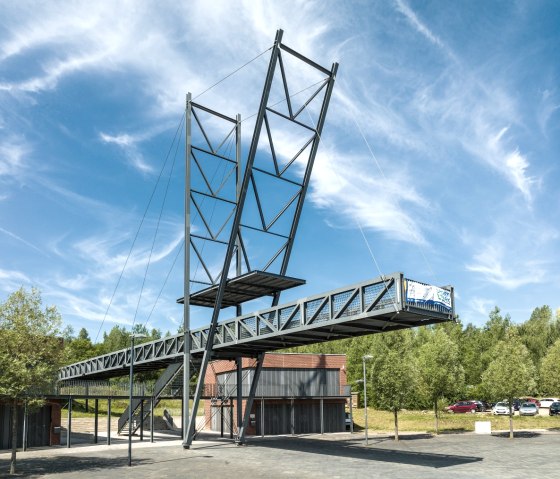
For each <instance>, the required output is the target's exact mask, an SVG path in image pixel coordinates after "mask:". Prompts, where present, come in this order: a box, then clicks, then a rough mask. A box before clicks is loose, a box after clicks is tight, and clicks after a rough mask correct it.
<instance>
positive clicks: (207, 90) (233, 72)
mask: <svg viewBox="0 0 560 479" xmlns="http://www.w3.org/2000/svg"><path fill="white" fill-rule="evenodd" d="M273 48H274V45H271V46H270V47H268V48H267V49H266V50H265V51H263V52H262V53H259V54H258V55H257V56H256V57H254V58H253V59H251V60H249V61H248V62H246V63H244V64H243V65H241V66H240V67H239V68H237V69H235V70H234V71H232V72H231V73H229V74H228V75H226V76H225V77H224V78H222V79H221V80H220V81H217V82H216V83H214V84H213V85H212V86H210V87H208V88H207V89H206V90H204V91H203V92H202V93H199V94H198V95H196V96H195V97H194V98H193V100H196V99H197V98H199V97H201V96H202V95H204V94H205V93H207V92H209V91H210V90H211V89H212V88H214V87H215V86H217V85H219V84H220V83H222V82H223V81H225V80H227V79H228V78H229V77H230V76H232V75H235V74H236V73H237V72H238V71H240V70H242V69H243V68H245V67H246V66H247V65H249V64H251V63H253V62H254V61H255V60H256V59H257V58H259V57H262V56H263V55H264V54H265V53H266V52H268V51H270V50H272V49H273Z"/></svg>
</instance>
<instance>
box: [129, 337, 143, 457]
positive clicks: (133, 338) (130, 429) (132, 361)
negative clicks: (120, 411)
mask: <svg viewBox="0 0 560 479" xmlns="http://www.w3.org/2000/svg"><path fill="white" fill-rule="evenodd" d="M146 337H147V336H146V335H145V334H141V333H132V334H131V335H130V378H129V380H130V384H129V386H130V395H129V397H128V465H129V466H132V388H133V386H134V379H133V378H134V340H135V339H136V338H138V339H140V338H146ZM141 419H142V420H143V419H144V418H141Z"/></svg>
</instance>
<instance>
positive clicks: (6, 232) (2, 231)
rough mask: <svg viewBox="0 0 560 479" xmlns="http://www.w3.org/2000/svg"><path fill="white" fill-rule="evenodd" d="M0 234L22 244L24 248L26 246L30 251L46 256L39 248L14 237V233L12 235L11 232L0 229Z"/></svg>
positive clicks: (16, 236)
mask: <svg viewBox="0 0 560 479" xmlns="http://www.w3.org/2000/svg"><path fill="white" fill-rule="evenodd" d="M0 233H4V234H5V235H7V236H9V237H10V238H13V239H15V240H16V241H18V242H19V243H22V244H24V245H25V246H27V247H29V248H31V249H34V250H35V251H38V252H39V253H41V254H44V255H45V256H48V255H47V254H46V253H45V252H44V251H43V250H41V249H40V248H37V246H35V245H34V244H32V243H30V242H29V241H26V240H24V239H23V238H21V237H20V236H18V235H16V234H15V233H12V232H11V231H8V230H5V229H4V228H0Z"/></svg>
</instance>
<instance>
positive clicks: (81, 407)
mask: <svg viewBox="0 0 560 479" xmlns="http://www.w3.org/2000/svg"><path fill="white" fill-rule="evenodd" d="M85 404H86V400H85V399H74V402H73V403H72V417H73V418H82V417H95V412H94V410H93V408H94V407H95V400H93V399H90V400H89V404H88V411H87V412H86V408H85ZM127 406H128V400H127V399H113V400H112V401H111V417H120V416H121V414H122V413H123V412H124V411H125V410H126V408H127ZM189 407H192V400H191V401H190V404H189ZM164 409H167V410H168V411H169V414H171V415H172V416H181V400H180V399H173V400H171V399H166V400H163V401H161V402H160V403H159V404H158V405H157V406H156V409H155V414H156V416H163V410H164ZM67 410H68V406H67V405H65V406H64V407H63V413H62V414H63V415H65V414H67ZM99 414H100V415H107V400H106V399H100V400H99ZM197 415H198V416H202V415H204V401H201V402H200V405H199V406H198V412H197Z"/></svg>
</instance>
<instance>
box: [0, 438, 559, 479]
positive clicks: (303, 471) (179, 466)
mask: <svg viewBox="0 0 560 479" xmlns="http://www.w3.org/2000/svg"><path fill="white" fill-rule="evenodd" d="M203 437H204V440H199V441H195V442H194V444H193V447H192V448H191V449H190V450H184V449H183V448H182V446H181V441H180V440H179V439H178V438H177V437H176V436H169V435H167V436H164V435H160V434H158V436H157V438H156V442H154V443H150V442H149V441H144V442H139V441H138V439H137V438H135V440H134V443H133V454H132V455H133V466H132V467H128V466H127V442H126V438H124V439H122V438H119V439H118V440H116V441H113V444H112V445H111V446H107V445H105V444H103V443H102V442H100V444H97V445H91V444H87V443H84V441H87V442H89V438H87V437H83V438H81V441H82V443H81V444H79V442H80V439H79V438H78V439H77V440H76V441H75V443H76V445H75V446H73V447H72V448H70V449H68V448H66V447H52V448H42V449H34V450H29V451H27V452H19V453H18V473H19V474H18V476H19V477H30V478H39V477H46V478H53V479H54V478H61V479H62V478H66V479H70V478H78V479H79V478H84V479H86V478H87V479H91V478H110V479H116V478H135V479H147V478H162V479H163V478H176V477H177V478H179V477H180V478H213V479H216V478H226V479H233V478H243V479H253V478H286V477H293V478H332V479H335V478H354V477H356V478H358V477H359V478H376V477H380V478H381V477H383V478H400V479H402V478H414V479H422V478H430V479H432V478H446V479H449V478H465V479H466V478H468V479H474V478H500V479H507V478H523V479H527V478H530V477H559V476H560V471H559V469H560V460H559V458H558V451H560V434H559V433H557V432H545V431H532V432H529V431H527V432H518V433H517V435H516V438H515V439H514V440H510V439H508V438H507V434H506V433H498V434H493V435H491V436H489V435H476V434H474V433H465V434H445V435H440V436H437V437H434V436H431V435H428V434H425V435H424V434H404V435H403V436H402V438H401V440H400V441H399V442H395V441H394V440H393V439H392V437H390V436H387V435H372V436H371V437H370V441H369V446H365V443H364V436H363V434H359V433H355V434H348V433H339V434H328V435H327V434H325V435H323V436H321V435H306V436H299V437H298V436H295V437H294V436H276V437H272V436H271V437H265V438H260V437H257V438H250V439H249V442H248V445H246V446H236V445H235V444H233V443H232V442H231V441H230V440H226V439H220V438H219V437H218V436H213V435H205V436H203ZM9 458H10V454H9V452H8V451H2V452H0V477H2V478H3V477H8V475H7V472H8V467H9Z"/></svg>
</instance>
